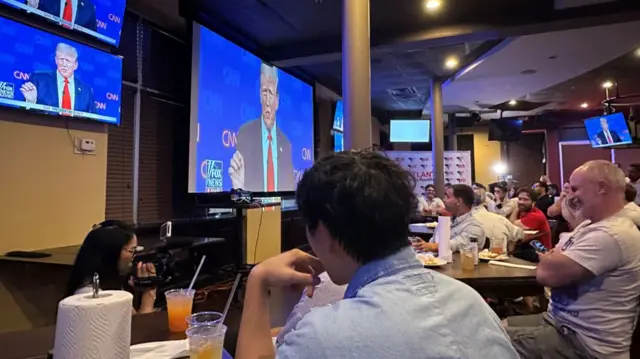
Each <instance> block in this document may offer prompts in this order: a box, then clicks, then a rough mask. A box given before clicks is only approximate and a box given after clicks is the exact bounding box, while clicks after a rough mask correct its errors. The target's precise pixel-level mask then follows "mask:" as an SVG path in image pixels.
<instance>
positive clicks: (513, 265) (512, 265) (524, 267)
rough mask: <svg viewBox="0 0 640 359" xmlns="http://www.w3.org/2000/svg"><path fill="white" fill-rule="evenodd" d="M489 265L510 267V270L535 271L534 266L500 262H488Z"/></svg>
mask: <svg viewBox="0 0 640 359" xmlns="http://www.w3.org/2000/svg"><path fill="white" fill-rule="evenodd" d="M489 264H493V265H496V266H503V267H512V268H522V269H531V270H535V269H536V266H529V265H526V264H514V263H507V262H501V261H489Z"/></svg>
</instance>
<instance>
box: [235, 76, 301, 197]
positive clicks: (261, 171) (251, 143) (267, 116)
mask: <svg viewBox="0 0 640 359" xmlns="http://www.w3.org/2000/svg"><path fill="white" fill-rule="evenodd" d="M279 100H280V98H279V93H278V69H277V68H275V67H272V66H269V65H267V64H261V66H260V104H261V106H262V115H261V117H260V118H258V119H255V120H251V121H249V122H246V123H245V124H244V125H242V127H240V129H239V130H238V135H237V139H238V142H237V144H236V152H235V153H234V154H233V157H232V158H231V163H230V166H229V176H230V177H231V184H232V186H233V188H243V189H245V190H249V191H255V192H272V191H293V190H295V179H294V172H293V162H292V159H291V143H290V142H289V139H288V138H287V136H286V135H285V134H284V133H282V131H281V130H280V129H279V128H278V120H277V118H276V112H277V111H278V105H279Z"/></svg>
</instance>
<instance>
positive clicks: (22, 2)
mask: <svg viewBox="0 0 640 359" xmlns="http://www.w3.org/2000/svg"><path fill="white" fill-rule="evenodd" d="M0 4H7V5H9V6H12V7H14V8H18V9H22V10H24V11H26V12H28V13H30V14H33V15H35V16H40V17H42V18H45V19H47V20H49V21H52V22H55V23H57V24H59V25H60V26H62V27H64V28H67V29H70V30H71V29H72V30H74V31H78V32H82V33H85V34H87V35H89V36H92V37H94V38H96V39H98V40H100V41H103V42H106V43H108V44H110V45H114V46H118V45H119V44H120V34H121V32H122V22H123V21H124V10H125V8H126V6H127V1H126V0H0Z"/></svg>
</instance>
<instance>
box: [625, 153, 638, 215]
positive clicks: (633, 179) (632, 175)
mask: <svg viewBox="0 0 640 359" xmlns="http://www.w3.org/2000/svg"><path fill="white" fill-rule="evenodd" d="M627 178H628V179H629V181H628V183H630V184H632V185H633V187H634V188H635V189H636V198H635V200H634V202H635V203H636V204H637V205H638V206H640V163H633V164H631V165H629V169H628V170H627Z"/></svg>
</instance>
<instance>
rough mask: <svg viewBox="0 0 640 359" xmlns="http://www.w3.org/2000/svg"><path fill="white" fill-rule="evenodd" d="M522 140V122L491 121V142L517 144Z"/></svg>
mask: <svg viewBox="0 0 640 359" xmlns="http://www.w3.org/2000/svg"><path fill="white" fill-rule="evenodd" d="M521 138H522V120H491V122H489V141H504V142H516V141H520V139H521Z"/></svg>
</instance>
